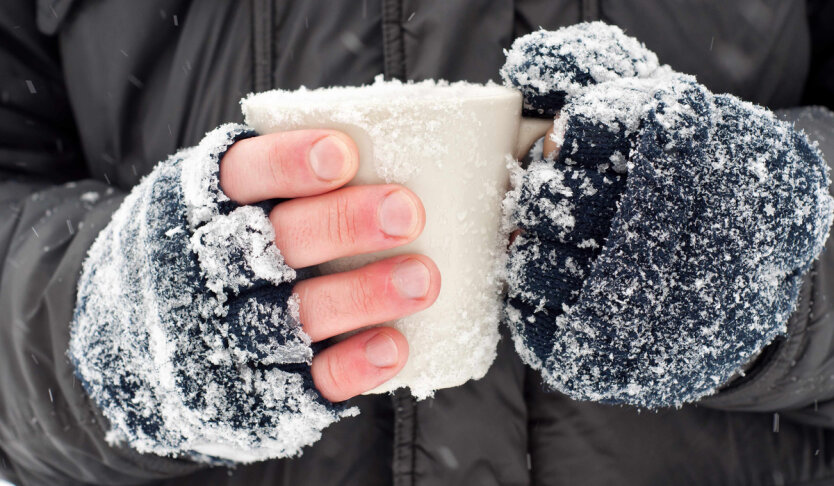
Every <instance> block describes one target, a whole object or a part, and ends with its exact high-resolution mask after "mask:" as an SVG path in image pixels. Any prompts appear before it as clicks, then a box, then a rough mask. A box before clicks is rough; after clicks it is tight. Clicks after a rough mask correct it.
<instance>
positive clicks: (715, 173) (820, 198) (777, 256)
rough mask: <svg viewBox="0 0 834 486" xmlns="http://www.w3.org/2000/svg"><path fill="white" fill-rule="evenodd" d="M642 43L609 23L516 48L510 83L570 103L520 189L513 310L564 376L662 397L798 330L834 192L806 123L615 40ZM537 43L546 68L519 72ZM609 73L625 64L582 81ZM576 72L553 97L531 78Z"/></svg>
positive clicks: (712, 386)
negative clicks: (626, 55) (807, 276)
mask: <svg viewBox="0 0 834 486" xmlns="http://www.w3.org/2000/svg"><path fill="white" fill-rule="evenodd" d="M572 36H580V37H581V38H573V37H572ZM609 43H610V44H611V45H608V44H609ZM629 43H636V41H634V40H632V39H628V38H626V37H625V36H624V35H623V34H622V32H621V31H620V30H619V29H617V28H615V27H609V26H606V25H604V24H600V23H595V24H584V25H582V26H579V27H574V28H570V29H564V30H563V31H559V32H556V33H548V32H543V31H540V32H537V33H535V34H531V35H530V36H526V37H523V38H521V39H519V40H517V41H516V42H515V43H514V44H513V49H512V51H511V52H509V53H508V64H509V65H510V67H511V68H507V67H505V69H504V71H503V72H504V73H505V75H506V76H507V77H506V80H507V82H508V83H509V84H511V85H516V86H518V87H520V88H522V89H523V90H525V93H526V94H527V95H528V96H532V98H531V99H529V100H527V104H528V105H529V106H531V107H536V106H541V104H542V103H546V102H548V100H549V99H555V98H559V97H560V96H562V97H563V98H564V100H565V103H564V106H563V107H562V111H561V114H560V117H559V119H558V121H557V122H556V125H555V130H554V131H555V134H554V137H555V138H556V141H557V142H558V143H559V144H560V145H561V150H560V152H559V154H558V156H557V157H556V159H555V160H544V161H538V162H534V163H533V164H531V165H530V167H529V168H528V169H527V171H526V172H525V173H524V175H523V178H522V180H521V183H520V184H519V186H518V187H517V188H516V190H515V191H514V192H513V193H511V196H510V198H509V199H508V206H509V207H511V208H512V210H511V214H510V216H511V217H512V219H513V222H514V223H515V224H516V225H517V226H518V227H520V228H521V229H522V230H523V233H522V235H521V236H519V237H518V238H517V239H516V240H515V242H514V243H513V245H512V246H511V248H510V255H509V260H508V261H509V264H508V284H509V285H508V288H509V292H508V298H507V306H506V313H507V320H508V322H509V324H510V326H511V328H512V330H513V337H514V341H515V344H516V349H517V351H518V352H519V354H520V355H521V357H522V358H523V360H524V361H525V362H526V363H527V364H529V365H531V366H532V367H533V368H535V369H538V370H540V371H541V373H542V376H543V377H544V379H545V381H546V383H548V384H549V385H550V386H552V387H553V388H555V389H557V390H559V391H561V392H564V393H566V394H568V395H570V396H571V397H573V398H576V399H582V400H594V401H600V402H606V403H627V404H633V405H638V406H645V407H650V408H655V407H662V406H670V405H680V404H682V403H685V402H691V401H695V400H697V399H699V398H701V397H703V396H706V395H709V394H711V393H714V392H715V391H716V389H717V388H718V387H719V386H721V385H722V384H724V383H726V382H727V381H728V380H729V379H730V378H731V377H732V376H733V374H734V373H736V372H737V371H739V370H740V369H741V368H742V367H743V366H744V365H745V364H746V363H748V362H749V361H750V360H751V358H752V357H753V356H755V355H756V354H757V353H758V352H759V351H760V350H761V349H762V348H763V347H764V346H766V345H767V344H768V343H769V342H770V341H772V340H773V338H774V337H775V336H777V335H778V334H780V333H784V332H785V324H786V322H787V320H788V318H789V316H790V315H791V313H792V311H793V308H794V306H795V305H796V304H795V302H796V299H797V296H798V292H799V287H800V285H801V282H802V277H803V275H804V273H806V272H807V271H808V269H809V267H810V265H811V263H812V262H813V260H814V259H815V258H816V257H817V255H818V254H819V253H820V251H822V248H823V244H824V242H825V240H826V238H827V236H828V228H829V226H830V224H831V222H832V214H834V201H832V198H831V197H830V195H829V193H828V190H827V188H828V185H829V180H828V173H827V171H828V169H827V165H826V164H825V162H824V161H823V159H822V157H821V154H820V153H819V151H818V150H817V149H816V147H815V146H814V145H812V144H810V143H809V142H808V140H807V138H806V137H805V135H804V134H803V133H801V132H798V131H796V130H794V128H793V127H792V126H791V125H790V124H788V123H785V122H782V121H779V120H777V119H776V118H775V116H774V115H773V113H771V112H770V111H767V110H765V109H763V108H761V107H758V106H755V105H752V104H750V103H745V102H743V101H741V100H739V99H737V98H735V97H733V96H730V95H713V94H712V93H710V92H709V91H707V90H706V89H705V88H704V87H703V86H701V85H699V84H698V83H697V82H696V81H695V79H694V78H692V77H691V76H686V75H682V74H677V73H674V72H672V71H671V70H670V69H669V68H668V67H667V66H662V67H658V68H655V69H653V70H650V72H649V71H644V70H643V69H642V66H644V65H645V63H646V59H647V58H651V59H654V57H653V56H652V55H650V53H649V54H645V49H644V48H643V49H642V51H639V52H641V54H640V55H637V56H635V57H634V58H633V59H632V63H633V66H634V67H633V69H631V70H629V69H627V68H625V67H623V62H624V59H623V57H622V56H621V55H620V54H616V55H612V54H611V53H612V52H614V53H623V52H638V51H635V50H634V49H626V50H624V49H621V48H619V47H618V46H623V45H633V44H629ZM531 44H533V45H531ZM543 46H544V47H543ZM577 46H579V47H577ZM589 46H591V49H592V50H595V53H594V54H591V53H589V52H588V49H589ZM612 46H613V47H612ZM575 49H580V50H582V54H581V55H575V54H574V55H572V53H573V51H574V50H575ZM530 52H536V53H539V55H538V57H533V58H529V59H528V61H529V62H533V63H537V62H541V63H543V65H544V66H546V69H544V68H539V69H538V71H537V69H536V68H533V67H529V66H528V67H526V68H519V67H517V66H518V65H519V62H520V61H519V59H520V57H522V56H524V55H526V54H525V53H530ZM554 53H555V54H554ZM586 61H589V62H591V61H592V62H593V63H594V64H585V62H586ZM597 64H599V65H597ZM600 65H601V66H600ZM610 66H617V68H616V69H609V68H610ZM531 72H539V73H541V75H543V76H551V75H553V73H561V74H557V75H555V77H556V78H557V81H553V80H552V79H543V80H538V81H537V80H534V79H532V78H531V76H530V74H529V73H531ZM595 72H604V73H609V74H610V76H609V77H608V78H602V77H598V76H594V77H593V79H591V80H590V81H589V80H588V79H587V78H584V77H582V76H581V73H595ZM515 73H524V75H523V76H522V77H521V78H520V79H518V78H516V77H515V76H516V74H515ZM564 73H568V74H569V75H570V76H574V77H576V78H577V79H580V78H581V79H580V81H581V80H582V79H584V80H585V81H587V82H578V84H577V83H574V84H576V86H579V87H578V88H576V89H575V90H573V91H569V90H568V91H565V90H563V91H561V92H560V93H561V94H556V95H555V98H554V95H551V94H549V93H548V92H547V91H546V90H540V91H538V92H530V91H527V90H526V89H527V87H529V86H533V85H535V86H550V87H551V88H553V89H556V88H557V87H559V86H563V85H566V82H563V81H559V80H558V79H561V78H562V77H564ZM575 73H580V74H575ZM611 73H613V74H611ZM615 74H616V75H615ZM643 74H644V75H643ZM583 83H584V84H583ZM567 84H570V83H567ZM531 93H532V94H531ZM544 111H545V112H547V110H544Z"/></svg>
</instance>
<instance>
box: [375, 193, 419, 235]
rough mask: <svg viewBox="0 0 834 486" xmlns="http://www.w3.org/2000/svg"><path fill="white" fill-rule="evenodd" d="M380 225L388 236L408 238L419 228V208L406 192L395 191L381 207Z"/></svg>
mask: <svg viewBox="0 0 834 486" xmlns="http://www.w3.org/2000/svg"><path fill="white" fill-rule="evenodd" d="M379 225H380V227H381V228H382V231H383V232H384V233H385V234H387V235H388V236H408V235H410V234H412V233H413V232H414V229H415V226H417V206H415V205H414V201H412V200H411V198H410V197H408V196H407V195H406V194H405V193H404V192H402V191H394V192H392V193H391V194H389V195H387V196H386V197H385V199H383V201H382V204H380V206H379Z"/></svg>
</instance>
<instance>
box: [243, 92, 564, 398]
mask: <svg viewBox="0 0 834 486" xmlns="http://www.w3.org/2000/svg"><path fill="white" fill-rule="evenodd" d="M241 105H242V107H243V113H244V115H245V118H246V123H247V124H248V125H250V126H251V127H253V128H254V129H255V130H256V131H257V132H258V133H262V134H265V133H271V132H278V131H286V130H297V129H306V128H328V129H337V130H341V131H343V132H345V133H346V134H348V135H349V136H350V137H352V138H353V140H354V141H355V142H356V144H357V146H358V148H359V159H360V160H359V171H358V173H357V175H356V177H355V178H354V179H353V181H352V182H351V185H365V184H382V183H391V182H396V183H400V184H403V185H404V186H406V187H408V188H409V189H411V190H412V191H413V192H414V193H415V194H417V195H418V196H419V197H420V199H421V200H422V202H423V205H424V207H425V209H426V226H425V229H424V230H423V233H422V234H421V235H420V236H419V237H418V238H417V239H416V240H415V241H413V242H412V243H409V244H407V245H404V246H401V247H398V248H394V249H390V250H386V251H381V252H375V253H371V254H366V255H359V256H354V257H347V258H341V259H339V260H335V261H333V262H329V263H327V264H324V265H321V269H322V271H323V273H335V272H340V271H345V270H351V269H354V268H358V267H361V266H363V265H365V264H368V263H370V262H373V261H377V260H381V259H383V258H387V257H390V256H394V255H400V254H405V253H420V254H423V255H426V256H428V257H429V258H431V259H432V260H433V261H434V262H435V263H436V264H437V266H438V268H439V270H440V274H441V282H442V284H441V290H440V295H439V297H438V298H437V301H436V302H435V303H434V305H432V306H431V307H429V308H428V309H426V310H423V311H421V312H418V313H416V314H413V315H411V316H408V317H405V318H403V319H397V320H396V321H393V322H388V323H385V324H386V325H390V326H393V327H395V328H396V329H398V330H400V331H401V332H402V333H403V334H404V335H405V337H406V339H407V340H408V343H409V357H408V362H407V363H406V365H405V367H404V368H403V369H402V370H401V371H400V372H399V374H397V376H395V377H394V378H393V379H391V380H389V381H388V382H386V383H384V384H382V385H380V386H379V387H377V388H375V389H374V390H371V391H370V392H369V393H382V392H387V391H391V390H394V389H397V388H400V387H409V388H410V389H411V392H412V394H413V395H414V396H415V397H417V398H418V399H419V398H425V397H427V396H430V395H432V393H433V392H434V390H437V389H440V388H448V387H453V386H458V385H461V384H463V383H465V382H466V381H468V380H470V379H478V378H481V377H483V376H484V375H485V374H486V372H487V370H488V369H489V366H490V364H491V363H492V361H493V360H494V359H495V350H496V345H497V343H498V338H499V334H498V325H499V319H500V315H501V290H502V289H501V282H500V279H499V278H498V275H497V272H496V267H497V264H498V262H499V261H500V258H501V255H502V253H503V252H504V251H505V248H506V245H507V241H506V240H507V235H506V234H502V233H501V232H500V231H499V228H500V224H501V201H502V199H503V197H504V194H505V193H506V191H507V188H508V184H509V180H508V179H509V169H508V157H518V156H519V155H522V154H525V153H526V152H527V150H529V148H530V146H531V145H532V144H533V143H534V142H535V140H537V139H538V138H540V137H542V136H543V135H544V133H545V132H546V131H547V129H548V128H549V127H551V126H552V125H553V122H552V120H541V119H522V117H521V95H520V93H519V92H517V91H515V90H513V89H509V88H505V87H502V86H499V85H496V84H488V85H482V84H472V83H451V84H450V83H446V82H442V81H441V82H435V81H423V82H419V83H401V82H398V81H383V80H382V79H381V78H378V79H377V80H376V82H375V83H374V84H372V85H368V86H362V87H337V88H327V89H316V90H306V89H303V88H302V89H300V90H296V91H282V90H275V91H268V92H264V93H257V94H251V95H249V96H248V97H246V98H244V99H243V100H242V101H241Z"/></svg>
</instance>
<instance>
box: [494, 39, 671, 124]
mask: <svg viewBox="0 0 834 486" xmlns="http://www.w3.org/2000/svg"><path fill="white" fill-rule="evenodd" d="M505 54H506V56H507V60H506V62H505V63H504V67H502V68H501V77H502V78H503V80H504V84H506V85H508V86H514V87H515V88H517V89H519V90H521V92H522V94H523V95H524V110H525V114H527V115H540V116H541V115H543V116H554V115H555V114H557V113H558V111H559V110H560V109H561V108H562V106H563V105H564V104H565V101H566V100H567V99H569V98H571V97H573V96H576V95H578V94H580V93H581V92H583V91H584V89H585V88H586V87H588V86H590V85H594V84H598V83H602V82H605V81H612V80H615V79H620V78H629V77H636V78H645V77H649V76H652V75H653V74H654V73H655V71H656V70H657V69H658V67H659V64H658V60H657V56H656V55H655V54H654V53H653V52H651V51H650V50H648V49H646V46H644V45H643V44H642V43H640V42H638V41H637V40H636V39H634V38H633V37H629V36H627V35H625V34H624V33H623V31H622V30H620V28H619V27H616V26H613V25H607V24H605V23H603V22H589V23H581V24H576V25H573V26H570V27H565V28H563V29H559V30H557V31H547V30H539V31H536V32H532V33H530V34H527V35H525V36H522V37H519V38H518V39H516V40H515V41H514V42H513V44H512V46H511V47H510V49H509V50H508V51H505Z"/></svg>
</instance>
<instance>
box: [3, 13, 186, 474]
mask: <svg viewBox="0 0 834 486" xmlns="http://www.w3.org/2000/svg"><path fill="white" fill-rule="evenodd" d="M0 39H2V40H0V477H4V476H5V477H7V478H9V479H11V480H12V481H14V482H15V483H16V484H18V485H25V484H78V483H91V484H135V483H140V482H143V481H147V480H151V479H156V478H162V477H171V476H177V475H182V474H186V473H188V472H191V471H193V470H194V469H195V468H198V467H200V466H198V465H195V464H192V463H190V462H184V461H177V460H173V459H167V458H161V457H157V456H153V455H140V454H138V453H135V452H133V451H132V450H130V449H128V448H126V447H125V448H117V447H111V446H109V445H108V444H107V442H106V441H105V431H106V430H107V429H108V427H107V425H106V423H105V421H104V419H103V418H102V417H101V415H100V413H99V412H98V410H97V409H96V407H95V406H94V405H93V404H92V402H91V401H90V400H89V399H88V398H87V396H86V395H85V393H84V392H83V390H82V387H81V386H80V384H79V383H78V382H77V381H76V380H75V379H74V378H73V368H72V365H71V364H70V361H69V359H68V357H67V354H66V352H67V349H68V340H69V324H70V321H71V319H72V313H73V308H74V305H75V295H76V283H77V280H78V276H79V273H80V270H81V264H82V261H83V260H84V258H85V255H86V254H87V251H88V249H89V247H90V246H91V245H92V243H93V240H94V239H95V237H96V236H97V234H98V232H99V231H100V230H101V229H102V228H103V227H104V226H105V225H106V224H107V223H108V221H109V220H110V217H111V215H112V213H113V211H115V209H116V208H117V207H118V206H119V205H120V203H121V201H122V200H123V198H124V194H123V192H122V191H120V190H117V189H114V188H112V187H110V186H109V185H108V184H106V183H105V182H104V181H101V180H97V179H95V178H93V177H91V175H90V174H87V173H86V171H85V165H84V163H83V160H82V156H81V154H80V151H79V149H78V144H77V141H76V135H75V129H74V126H73V122H72V114H71V110H70V107H69V102H68V100H67V95H66V92H65V89H64V88H63V85H62V79H61V69H60V62H59V60H58V55H57V49H56V48H55V46H54V45H53V44H52V43H51V42H50V40H49V39H48V38H46V37H44V36H42V35H40V34H39V33H38V31H37V29H36V27H35V8H34V2H27V1H23V0H20V1H18V0H5V1H3V2H0Z"/></svg>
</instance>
